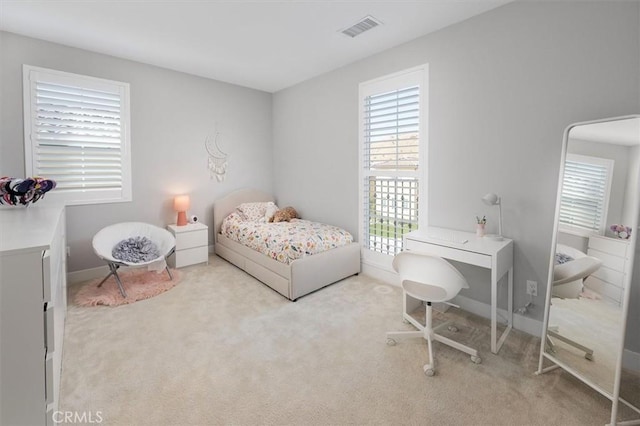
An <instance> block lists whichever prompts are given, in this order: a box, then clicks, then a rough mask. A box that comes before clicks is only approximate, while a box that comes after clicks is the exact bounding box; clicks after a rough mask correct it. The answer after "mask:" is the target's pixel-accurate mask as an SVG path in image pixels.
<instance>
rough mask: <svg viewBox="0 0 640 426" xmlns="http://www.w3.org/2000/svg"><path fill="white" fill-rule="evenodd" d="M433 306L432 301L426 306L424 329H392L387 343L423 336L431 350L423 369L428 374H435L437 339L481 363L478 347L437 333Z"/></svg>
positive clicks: (388, 333)
mask: <svg viewBox="0 0 640 426" xmlns="http://www.w3.org/2000/svg"><path fill="white" fill-rule="evenodd" d="M432 309H433V308H432V307H431V302H427V307H426V326H425V327H424V329H423V330H419V331H390V332H387V344H388V345H389V346H393V345H395V344H396V339H397V338H406V337H422V338H424V339H425V340H426V341H427V348H428V351H429V362H428V363H427V364H425V365H424V367H423V370H424V374H426V375H427V376H433V375H434V374H435V360H434V357H433V348H432V346H433V341H434V340H435V341H437V342H440V343H443V344H445V345H447V346H451V347H452V348H454V349H457V350H459V351H462V352H464V353H466V354H468V355H470V356H471V361H473V362H474V363H475V364H480V363H481V362H482V359H481V358H480V357H479V356H478V351H477V350H476V349H473V348H470V347H469V346H465V345H463V344H462V343H458V342H456V341H454V340H451V339H449V338H447V337H444V336H441V335H440V334H436V333H435V330H434V328H433V319H432V314H433V312H432ZM445 325H446V324H443V325H440V326H438V327H436V329H439V328H441V327H443V326H445Z"/></svg>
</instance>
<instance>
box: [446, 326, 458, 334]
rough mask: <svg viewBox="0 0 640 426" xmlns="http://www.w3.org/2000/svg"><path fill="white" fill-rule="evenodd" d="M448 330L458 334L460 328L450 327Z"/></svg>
mask: <svg viewBox="0 0 640 426" xmlns="http://www.w3.org/2000/svg"><path fill="white" fill-rule="evenodd" d="M447 330H449V331H450V332H452V333H457V332H458V327H456V326H455V325H450V326H449V327H447Z"/></svg>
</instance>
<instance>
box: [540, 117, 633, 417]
mask: <svg viewBox="0 0 640 426" xmlns="http://www.w3.org/2000/svg"><path fill="white" fill-rule="evenodd" d="M639 118H640V115H627V116H621V117H613V118H605V119H601V120H593V121H584V122H580V123H574V124H571V125H569V126H568V127H567V128H566V129H565V131H564V134H563V138H562V153H561V155H560V171H559V176H558V192H557V195H556V210H555V216H554V221H553V235H552V237H551V253H550V259H549V273H548V276H547V294H546V296H545V306H544V319H543V323H542V336H541V341H540V358H539V361H538V370H537V371H536V373H535V374H537V375H539V374H544V373H546V372H548V371H551V370H555V369H556V368H562V369H563V370H565V371H567V372H568V373H570V374H571V375H573V376H574V377H576V378H578V379H579V380H581V381H582V382H584V383H585V384H587V385H588V386H590V387H592V388H593V389H595V390H596V391H598V392H600V393H601V394H602V395H603V396H605V397H606V398H608V399H610V400H611V402H612V405H611V423H610V424H611V425H616V424H618V423H617V419H616V418H617V415H618V403H619V401H622V402H623V403H625V404H626V405H628V406H629V407H631V408H632V409H634V410H635V411H638V413H640V410H639V409H638V408H637V407H633V406H632V405H631V404H629V403H627V402H626V401H624V400H621V399H620V379H621V373H622V354H623V351H624V341H625V337H626V328H627V314H628V311H629V296H630V290H631V274H627V276H626V277H625V278H624V279H625V282H624V295H623V300H622V324H621V327H620V336H619V337H620V344H619V347H618V348H617V349H618V353H617V358H618V359H617V361H616V370H615V378H614V385H613V394H612V393H610V392H609V391H607V390H605V389H603V388H602V387H601V386H599V385H598V384H596V383H594V382H593V381H591V380H589V379H588V378H586V377H584V376H583V375H581V374H580V373H579V372H578V371H576V370H575V369H573V368H571V366H569V365H567V364H566V363H564V362H562V361H561V360H559V359H557V358H556V357H554V356H553V355H551V354H549V353H547V352H545V344H546V340H547V328H548V326H549V312H550V307H551V293H552V286H553V284H552V283H553V268H554V264H555V252H556V244H557V242H558V228H559V216H560V198H561V196H562V182H563V181H564V163H565V160H566V158H567V148H568V145H569V133H570V132H571V129H573V128H574V127H578V126H584V125H588V124H596V123H608V122H611V121H619V120H628V119H639ZM638 183H639V184H640V182H638ZM631 228H632V230H633V232H632V233H631V242H630V247H629V258H630V259H635V247H636V240H637V236H638V231H640V230H638V214H636V215H635V217H634V218H633V223H632V224H631ZM634 266H635V265H634ZM545 358H546V359H548V360H549V361H551V362H553V363H554V365H551V366H549V367H546V368H543V366H542V364H543V362H544V359H545ZM630 424H640V423H636V422H635V421H634V422H632V423H630Z"/></svg>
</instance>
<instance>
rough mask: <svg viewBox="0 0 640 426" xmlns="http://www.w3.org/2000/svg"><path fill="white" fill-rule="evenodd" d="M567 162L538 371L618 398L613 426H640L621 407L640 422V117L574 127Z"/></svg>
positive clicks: (564, 152) (568, 136)
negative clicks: (560, 373)
mask: <svg viewBox="0 0 640 426" xmlns="http://www.w3.org/2000/svg"><path fill="white" fill-rule="evenodd" d="M561 161H562V162H561V170H560V177H559V183H558V194H557V203H556V217H555V223H554V237H553V243H552V248H551V259H550V267H549V279H548V285H547V298H546V306H545V316H544V326H543V333H542V343H541V350H540V362H539V366H538V374H542V373H544V372H547V371H550V370H552V369H555V368H562V369H564V370H566V371H568V372H569V373H571V374H573V375H574V376H576V377H577V378H579V379H580V380H582V381H583V382H585V383H586V384H587V385H589V386H591V387H593V388H594V389H596V390H597V391H599V392H600V393H601V394H602V395H604V396H605V397H607V398H609V399H611V400H612V401H613V404H612V415H611V424H621V423H620V421H623V422H628V421H630V422H632V424H636V423H635V420H633V419H631V420H628V419H620V418H619V416H618V414H619V413H620V411H619V410H618V407H619V402H621V403H622V404H623V405H624V406H625V407H626V408H625V415H626V416H629V415H631V417H634V416H637V419H638V423H637V424H640V408H638V407H640V401H639V400H640V393H639V392H638V390H639V389H640V332H638V331H637V330H639V329H640V316H639V314H638V310H639V309H640V306H638V305H640V303H637V301H633V300H632V299H633V298H634V297H635V298H636V299H637V298H638V296H640V293H639V291H638V290H639V289H638V288H637V287H638V284H637V281H638V279H637V277H636V278H635V279H632V277H633V273H634V269H635V272H636V276H637V275H640V264H638V267H637V268H634V266H635V264H636V260H638V259H637V257H638V256H635V253H636V250H635V246H636V240H637V234H638V229H637V225H638V215H639V212H640V116H626V117H618V118H612V119H604V120H597V121H592V122H585V123H577V124H575V125H572V126H569V127H568V128H567V130H566V131H565V134H564V138H563V149H562V160H561ZM626 330H629V331H631V330H635V333H633V332H629V333H626V335H625V331H626ZM545 363H546V364H550V365H547V366H545Z"/></svg>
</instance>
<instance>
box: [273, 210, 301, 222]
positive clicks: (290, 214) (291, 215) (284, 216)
mask: <svg viewBox="0 0 640 426" xmlns="http://www.w3.org/2000/svg"><path fill="white" fill-rule="evenodd" d="M297 218H298V212H297V211H296V209H294V208H293V207H285V208H283V209H280V210H278V211H277V212H275V213H274V214H273V216H272V217H271V219H269V222H289V221H290V220H291V219H297Z"/></svg>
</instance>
